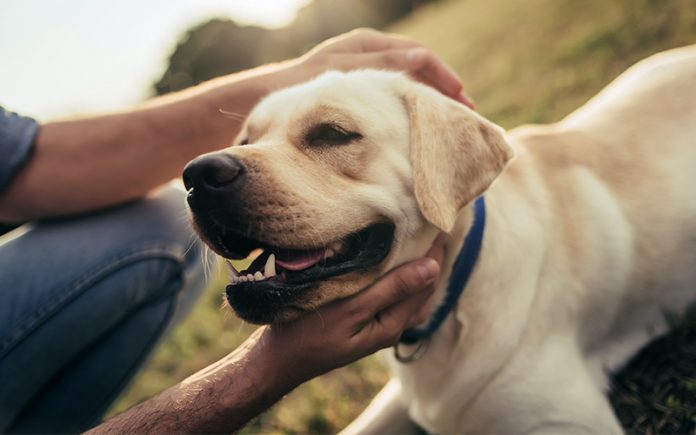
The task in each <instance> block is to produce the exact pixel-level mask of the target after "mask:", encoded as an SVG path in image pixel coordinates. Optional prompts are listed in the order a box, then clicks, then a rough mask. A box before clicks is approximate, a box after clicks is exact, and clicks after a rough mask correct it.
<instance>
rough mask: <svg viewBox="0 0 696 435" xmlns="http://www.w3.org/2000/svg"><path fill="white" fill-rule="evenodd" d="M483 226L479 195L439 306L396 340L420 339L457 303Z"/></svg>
mask: <svg viewBox="0 0 696 435" xmlns="http://www.w3.org/2000/svg"><path fill="white" fill-rule="evenodd" d="M485 227H486V203H485V201H484V200H483V196H479V197H478V198H477V199H476V201H475V202H474V222H473V224H472V225H471V229H469V233H468V234H467V235H466V237H465V238H464V244H463V245H462V249H461V251H459V254H458V255H457V259H456V260H455V261H454V266H453V267H452V274H451V275H450V281H449V284H448V285H447V290H446V293H445V298H444V300H443V301H442V303H441V304H440V306H438V307H437V309H436V310H435V312H434V313H433V315H432V316H431V317H430V319H429V320H428V323H427V324H426V325H425V326H422V327H419V328H412V329H407V330H406V331H404V332H403V334H401V338H400V339H399V342H400V343H403V344H416V343H418V342H419V341H421V342H422V341H425V340H427V339H428V338H430V336H432V335H433V334H434V333H435V331H437V329H438V328H439V327H440V325H442V322H444V321H445V318H446V317H447V315H449V313H451V312H452V309H454V307H455V306H456V305H457V301H458V300H459V297H460V296H461V294H462V292H464V288H465V287H466V284H467V282H468V281H469V277H470V276H471V273H472V272H473V270H474V265H475V264H476V260H478V257H479V254H480V252H481V244H482V242H483V230H484V229H485ZM422 346H423V343H420V346H419V348H418V349H416V351H415V352H414V354H413V355H412V358H413V359H415V358H417V357H416V354H419V353H420V354H422V352H420V351H421V350H422V351H423V352H424V351H425V348H423V347H422ZM396 350H397V358H399V355H398V348H397V349H396ZM418 356H420V355H418ZM399 360H402V358H399ZM402 362H406V361H402Z"/></svg>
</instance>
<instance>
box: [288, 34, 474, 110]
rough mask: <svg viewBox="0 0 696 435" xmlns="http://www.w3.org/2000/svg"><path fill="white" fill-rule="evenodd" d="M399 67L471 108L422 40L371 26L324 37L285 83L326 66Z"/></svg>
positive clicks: (454, 79) (445, 67)
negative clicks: (384, 31)
mask: <svg viewBox="0 0 696 435" xmlns="http://www.w3.org/2000/svg"><path fill="white" fill-rule="evenodd" d="M364 68H371V69H386V70H393V71H403V72H406V73H408V74H409V75H410V76H411V77H412V78H413V79H415V80H417V81H419V82H422V83H424V84H426V85H429V86H432V87H433V88H435V89H437V90H438V91H440V92H442V93H443V94H445V95H447V96H448V97H450V98H452V99H454V100H456V101H459V102H460V103H463V104H465V105H466V106H468V107H469V108H471V109H473V108H474V103H473V101H472V99H471V98H470V97H469V96H468V95H466V94H465V93H464V92H463V90H462V82H461V80H460V79H459V77H458V76H457V74H456V73H455V72H454V71H453V70H452V68H450V67H449V66H448V65H447V64H446V63H445V62H444V61H443V60H442V59H440V58H439V57H438V56H437V55H436V54H435V53H433V52H432V50H430V49H429V48H427V47H425V46H423V44H421V43H419V42H416V41H413V40H411V39H408V38H406V37H403V36H399V35H394V34H388V33H383V32H379V31H377V30H373V29H365V28H363V29H356V30H353V31H351V32H348V33H344V34H343V35H339V36H336V37H334V38H331V39H328V40H326V41H324V42H322V43H321V44H319V45H317V46H316V47H314V48H313V49H312V50H310V51H309V52H308V53H306V54H305V55H304V56H302V57H300V58H299V59H297V63H296V67H293V68H290V69H291V70H292V72H291V74H290V75H289V76H288V79H289V80H290V81H289V83H287V84H294V83H299V82H302V81H305V80H309V79H310V78H313V77H315V76H317V75H319V74H321V73H322V72H324V71H326V70H332V69H334V70H340V71H349V70H354V69H364Z"/></svg>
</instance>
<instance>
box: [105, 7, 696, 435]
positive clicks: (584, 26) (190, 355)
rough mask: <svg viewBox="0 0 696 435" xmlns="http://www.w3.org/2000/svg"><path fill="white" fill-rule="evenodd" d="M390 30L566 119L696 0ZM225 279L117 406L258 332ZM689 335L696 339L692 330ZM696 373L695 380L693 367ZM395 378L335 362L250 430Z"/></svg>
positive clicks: (472, 11) (432, 15)
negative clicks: (232, 302) (228, 296)
mask: <svg viewBox="0 0 696 435" xmlns="http://www.w3.org/2000/svg"><path fill="white" fill-rule="evenodd" d="M390 30H392V31H395V32H398V33H401V34H404V35H408V36H411V37H414V38H416V39H419V40H421V41H423V42H424V43H426V44H427V45H428V46H430V47H432V48H433V49H434V50H435V51H436V52H438V53H439V54H440V55H441V56H442V57H444V58H445V60H447V61H448V62H449V63H450V64H451V65H453V66H454V68H455V69H456V70H457V71H458V72H459V73H460V74H461V76H462V77H463V79H464V82H465V87H466V89H467V91H468V92H469V93H470V94H471V95H472V96H473V97H474V99H475V100H476V102H477V104H478V108H479V110H480V111H481V112H482V113H483V114H484V115H486V116H487V117H489V118H490V119H492V120H493V121H495V122H497V123H499V124H501V125H503V126H504V127H513V126H515V125H518V124H522V123H529V122H548V121H554V120H558V119H560V118H561V117H562V116H564V115H565V114H567V113H568V112H569V111H571V110H572V109H573V108H575V107H577V106H578V105H580V104H582V103H583V102H584V101H586V100H587V99H588V98H589V97H590V96H591V95H592V94H594V93H595V92H597V91H598V90H599V89H601V87H602V86H604V85H605V84H606V83H608V82H609V81H610V80H611V79H612V78H613V77H615V76H616V75H617V74H618V73H620V72H621V71H622V70H624V69H625V68H626V67H628V66H629V65H630V64H632V63H633V62H635V61H636V60H638V59H640V58H642V57H645V56H647V55H649V54H651V53H654V52H657V51H660V50H663V49H666V48H670V47H676V46H679V45H686V44H689V43H692V42H696V1H694V0H674V1H669V0H450V1H441V2H437V3H435V4H433V5H430V6H427V7H425V8H422V9H420V10H418V11H417V13H415V14H414V15H412V16H410V17H409V18H407V19H406V20H403V21H401V22H399V23H398V24H397V25H395V26H394V27H393V28H392V29H390ZM646 104H650V102H646ZM695 286H696V283H695ZM222 287H223V284H222V283H218V284H216V285H214V286H213V287H211V289H210V290H209V291H208V293H207V294H206V295H205V296H204V299H203V301H202V303H201V304H200V305H199V306H198V307H197V308H196V309H195V311H194V312H193V315H192V316H191V317H190V318H189V319H188V320H187V321H186V322H185V323H184V324H183V325H182V326H181V327H180V328H178V329H177V330H176V331H175V333H174V334H173V335H172V336H171V337H170V338H169V339H167V340H166V343H165V344H164V346H162V348H161V349H160V350H159V351H158V352H157V354H156V356H155V357H154V358H153V360H152V361H151V362H150V364H149V365H148V367H147V369H146V370H145V371H143V372H142V373H141V374H140V376H139V377H138V378H137V379H136V380H135V382H134V384H133V385H132V387H131V388H130V390H129V391H128V392H127V394H125V396H124V398H123V399H122V400H121V401H120V402H119V403H118V405H117V406H116V408H115V410H114V411H117V410H120V409H124V408H126V407H128V406H131V405H132V404H134V403H136V402H138V401H141V400H143V399H144V398H146V397H149V396H151V395H153V394H155V393H156V392H158V391H160V390H162V389H164V388H166V387H167V386H170V385H172V384H174V383H175V382H177V381H179V380H181V379H182V378H184V377H185V376H187V375H188V374H190V373H192V372H194V371H195V370H197V369H199V368H202V367H203V366H205V365H206V364H208V363H210V362H213V361H214V360H216V359H218V358H219V357H221V356H222V355H224V354H226V353H227V352H229V351H230V350H231V349H233V348H234V347H235V346H236V345H237V344H238V343H240V341H241V340H242V339H243V337H244V336H245V335H246V334H248V333H249V331H250V329H249V328H248V327H246V326H243V325H241V324H240V323H239V322H238V321H236V320H234V319H232V316H231V314H230V313H229V312H228V311H227V310H226V309H221V308H220V305H221V297H220V293H221V291H222ZM687 335H688V336H689V337H691V340H694V338H693V336H694V334H693V333H692V334H687ZM692 346H693V344H692ZM687 376H691V378H689V379H688V380H687V381H688V382H691V383H690V384H689V385H691V388H693V385H696V383H694V379H693V377H694V373H693V372H691V374H690V375H689V374H688V373H687ZM386 378H387V377H386V374H385V372H384V371H383V369H382V368H381V366H380V364H379V362H378V358H377V357H371V358H368V359H366V360H364V361H361V362H359V363H357V364H354V365H352V366H350V367H347V368H345V369H341V370H337V371H334V372H333V373H330V374H329V375H327V376H324V377H322V378H320V379H317V380H314V381H312V382H309V383H308V384H306V385H304V386H302V387H301V388H299V389H298V390H296V391H295V392H293V393H292V394H290V395H289V396H288V397H287V398H286V399H284V400H283V401H282V402H281V403H280V404H278V405H276V406H275V407H274V408H273V409H272V410H271V411H269V412H267V413H266V414H264V415H263V416H261V417H260V418H258V419H256V420H255V421H254V422H252V423H251V424H250V425H249V426H248V427H247V428H246V429H245V432H283V433H306V432H312V433H317V432H334V431H337V430H338V429H339V428H341V427H343V426H344V425H345V424H346V423H347V422H348V421H350V420H351V419H352V418H353V417H355V415H357V413H359V411H360V410H361V408H362V407H363V406H365V405H366V404H367V402H368V400H369V397H370V396H371V395H372V394H374V393H375V392H376V391H377V390H378V389H379V388H380V386H381V384H383V383H384V382H385V381H386ZM632 382H633V381H632ZM692 393H693V391H692ZM663 396H664V394H663ZM679 397H681V396H679ZM691 397H693V394H692V395H691ZM678 399H679V398H677V399H672V402H670V404H671V405H670V404H668V405H664V404H662V403H661V402H660V398H655V399H654V400H652V401H649V403H648V404H647V405H646V408H645V409H646V410H645V411H643V412H651V410H652V408H651V406H653V405H655V406H654V408H658V407H662V408H665V406H666V409H667V411H665V412H667V413H669V412H672V411H670V410H673V409H676V408H675V407H681V408H679V409H680V411H679V412H681V414H675V412H676V411H674V412H672V413H671V414H669V416H668V417H669V418H667V417H666V418H665V419H664V420H665V423H664V424H663V425H659V424H658V423H651V422H650V419H649V418H647V417H646V416H645V415H643V417H645V418H643V417H635V418H636V419H638V418H642V420H641V423H640V424H632V425H629V428H631V429H633V430H638V431H643V432H647V433H654V432H670V431H676V430H678V428H679V426H678V425H675V424H672V425H670V423H669V422H670V421H672V422H673V421H674V420H675V419H677V420H678V419H687V420H688V419H691V420H692V423H693V422H694V421H696V420H694V417H693V407H692V408H691V409H690V410H689V409H686V410H683V409H682V408H684V406H685V405H684V403H687V402H684V401H683V400H682V401H681V402H679V400H678ZM675 400H676V401H677V403H676V405H675ZM670 406H671V408H670ZM627 415H631V414H627ZM675 415H676V417H675ZM670 418H671V420H670Z"/></svg>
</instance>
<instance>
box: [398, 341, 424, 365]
mask: <svg viewBox="0 0 696 435" xmlns="http://www.w3.org/2000/svg"><path fill="white" fill-rule="evenodd" d="M429 341H430V340H428V339H423V340H418V344H417V345H416V348H415V349H414V350H413V352H411V353H410V354H404V353H403V352H402V350H403V349H402V348H403V347H404V346H408V345H405V344H403V343H396V344H395V345H394V358H396V360H397V361H399V362H400V363H402V364H408V363H412V362H414V361H417V360H419V359H420V358H421V357H422V356H423V355H424V354H425V351H426V350H428V342H429ZM400 349H401V350H400Z"/></svg>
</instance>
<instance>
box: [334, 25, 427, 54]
mask: <svg viewBox="0 0 696 435" xmlns="http://www.w3.org/2000/svg"><path fill="white" fill-rule="evenodd" d="M338 41H340V44H338V45H337V49H340V50H341V51H345V50H346V49H352V50H351V51H353V52H354V51H357V50H359V51H361V52H363V53H369V52H374V51H385V50H394V49H408V48H415V47H422V46H423V45H422V44H421V43H419V42H416V41H414V40H412V39H409V38H406V37H405V36H400V35H396V34H393V33H383V32H380V31H378V30H374V29H369V28H360V29H355V30H352V31H350V32H348V33H345V34H344V35H341V36H340V37H339V38H338V40H337V41H336V42H338Z"/></svg>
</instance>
